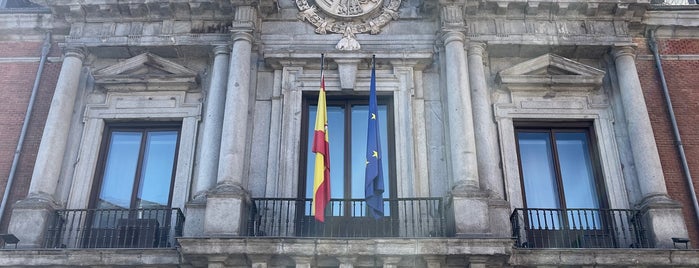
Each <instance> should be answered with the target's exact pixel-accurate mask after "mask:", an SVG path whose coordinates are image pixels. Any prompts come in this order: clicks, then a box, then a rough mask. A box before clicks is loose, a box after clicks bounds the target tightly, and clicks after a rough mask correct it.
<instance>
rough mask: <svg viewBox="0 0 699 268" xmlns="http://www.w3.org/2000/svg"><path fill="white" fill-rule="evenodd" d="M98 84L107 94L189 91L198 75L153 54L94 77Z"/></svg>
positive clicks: (140, 56) (128, 60)
mask: <svg viewBox="0 0 699 268" xmlns="http://www.w3.org/2000/svg"><path fill="white" fill-rule="evenodd" d="M94 78H95V83H96V84H97V85H99V86H101V87H104V88H105V89H107V90H117V91H143V90H190V89H195V88H196V87H197V84H198V77H197V73H196V72H194V71H192V70H190V69H189V68H187V67H184V66H182V65H179V64H177V63H175V62H172V61H170V60H167V59H164V58H161V57H158V56H156V55H153V54H151V53H143V54H141V55H138V56H135V57H133V58H130V59H127V60H125V61H122V62H120V63H117V64H115V65H112V66H109V67H106V68H104V69H101V70H98V71H96V72H95V73H94Z"/></svg>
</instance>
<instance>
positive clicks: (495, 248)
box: [177, 237, 512, 257]
mask: <svg viewBox="0 0 699 268" xmlns="http://www.w3.org/2000/svg"><path fill="white" fill-rule="evenodd" d="M177 241H178V242H179V243H180V245H181V249H180V251H181V252H182V255H183V256H185V257H187V256H196V255H200V256H201V255H219V254H243V253H245V254H268V255H291V256H309V257H310V256H319V255H332V256H381V255H390V256H415V255H446V256H448V255H488V256H503V255H510V254H511V251H512V240H511V239H507V238H499V239H497V238H493V239H487V238H470V239H458V238H444V239H439V238H426V239H411V238H395V239H388V238H387V239H379V238H369V239H330V238H328V239H314V238H308V239H304V238H238V237H232V238H192V237H183V238H178V239H177Z"/></svg>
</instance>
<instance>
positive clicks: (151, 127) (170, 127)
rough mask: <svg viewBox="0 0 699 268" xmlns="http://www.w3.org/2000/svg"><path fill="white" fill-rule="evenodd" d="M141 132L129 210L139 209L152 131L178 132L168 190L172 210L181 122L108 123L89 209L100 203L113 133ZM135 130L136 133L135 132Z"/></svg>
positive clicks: (169, 206) (103, 136) (101, 145)
mask: <svg viewBox="0 0 699 268" xmlns="http://www.w3.org/2000/svg"><path fill="white" fill-rule="evenodd" d="M120 130H124V131H133V132H136V131H140V132H141V133H143V134H144V135H142V136H141V145H140V148H139V152H138V162H137V167H136V170H135V174H134V183H133V187H132V189H131V200H130V202H129V208H127V209H129V210H133V209H138V208H137V207H136V204H137V198H138V197H137V195H138V193H137V192H138V188H139V186H140V183H141V182H142V179H143V178H142V176H141V175H140V174H141V172H142V168H143V158H144V153H145V147H146V146H145V140H146V138H147V135H145V134H147V133H148V132H150V131H176V132H177V141H176V144H175V151H174V159H173V164H172V173H171V176H170V189H169V190H168V202H167V205H166V207H167V208H171V207H172V201H173V200H172V199H173V192H174V188H175V179H176V172H177V162H178V156H179V150H180V142H181V138H182V123H181V122H130V123H107V124H105V127H104V131H103V135H102V141H101V142H100V147H99V150H100V151H99V154H98V158H97V168H96V170H95V175H94V178H93V184H92V188H91V191H90V198H89V202H88V208H92V209H95V208H96V206H97V202H98V201H99V195H100V192H101V189H102V183H103V180H104V172H105V168H106V164H107V154H108V152H109V150H110V149H111V148H110V144H109V143H110V140H111V137H112V133H114V132H116V131H120ZM134 130H135V131H134Z"/></svg>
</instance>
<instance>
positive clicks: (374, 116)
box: [364, 58, 384, 219]
mask: <svg viewBox="0 0 699 268" xmlns="http://www.w3.org/2000/svg"><path fill="white" fill-rule="evenodd" d="M374 61H375V60H374V58H372V61H371V63H372V65H371V84H370V88H369V127H368V131H367V132H368V134H367V145H366V176H365V177H364V179H365V180H364V195H365V197H366V204H367V210H368V215H372V216H374V218H375V219H378V218H380V217H383V215H384V214H383V192H384V186H383V166H382V165H381V139H380V135H379V133H380V131H379V116H378V114H379V109H378V106H377V104H376V63H375V62H374Z"/></svg>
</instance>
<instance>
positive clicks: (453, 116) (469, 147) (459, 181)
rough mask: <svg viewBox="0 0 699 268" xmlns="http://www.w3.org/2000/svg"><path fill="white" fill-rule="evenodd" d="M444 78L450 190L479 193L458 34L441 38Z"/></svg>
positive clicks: (462, 38)
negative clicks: (451, 183)
mask: <svg viewBox="0 0 699 268" xmlns="http://www.w3.org/2000/svg"><path fill="white" fill-rule="evenodd" d="M443 38H444V47H445V54H446V55H445V56H446V60H447V62H446V75H447V82H446V85H447V106H448V107H447V108H448V111H447V112H448V119H447V120H448V122H449V143H450V146H449V147H450V155H451V170H452V176H453V177H454V178H453V179H454V185H453V188H455V190H458V191H465V190H468V188H472V189H479V182H478V161H477V158H476V143H475V139H476V138H475V136H474V129H473V112H472V110H471V95H470V94H469V82H468V66H467V65H466V55H465V53H464V41H465V38H466V37H465V36H464V34H463V33H461V32H456V31H448V32H446V33H445V34H444V37H443Z"/></svg>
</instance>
